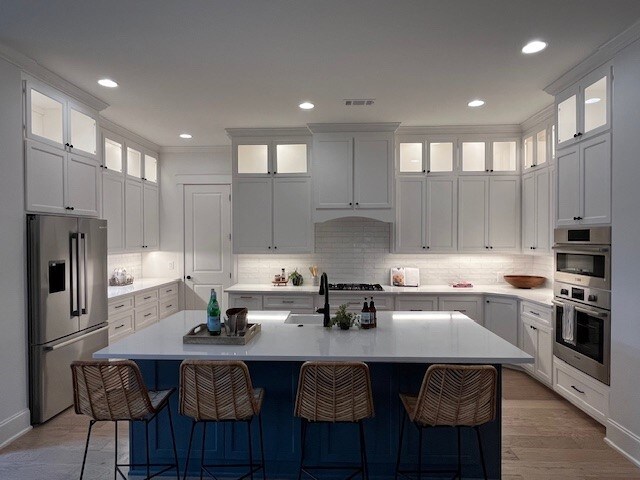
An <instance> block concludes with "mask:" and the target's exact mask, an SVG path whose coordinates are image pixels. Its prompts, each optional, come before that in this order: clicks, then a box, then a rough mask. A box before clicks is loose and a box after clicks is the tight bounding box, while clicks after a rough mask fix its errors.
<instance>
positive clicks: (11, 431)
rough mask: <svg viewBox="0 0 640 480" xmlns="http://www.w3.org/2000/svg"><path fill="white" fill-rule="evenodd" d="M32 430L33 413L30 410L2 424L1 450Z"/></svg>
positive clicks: (13, 416) (0, 432)
mask: <svg viewBox="0 0 640 480" xmlns="http://www.w3.org/2000/svg"><path fill="white" fill-rule="evenodd" d="M29 430H31V413H30V412H29V409H28V408H25V409H24V410H21V411H19V412H18V413H16V414H15V415H12V416H10V417H9V418H7V419H6V420H3V421H2V422H0V448H4V447H6V446H7V445H9V444H10V443H11V442H13V441H14V440H15V439H16V438H18V437H21V436H22V435H24V434H25V433H27V432H28V431H29Z"/></svg>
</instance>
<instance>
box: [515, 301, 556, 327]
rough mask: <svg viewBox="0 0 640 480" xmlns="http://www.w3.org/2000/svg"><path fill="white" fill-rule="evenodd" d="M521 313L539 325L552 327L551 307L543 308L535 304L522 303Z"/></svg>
mask: <svg viewBox="0 0 640 480" xmlns="http://www.w3.org/2000/svg"><path fill="white" fill-rule="evenodd" d="M520 312H521V313H522V315H526V316H527V317H529V318H535V319H536V320H537V321H538V322H539V323H542V324H544V325H548V326H551V315H552V311H551V307H543V306H541V305H538V304H535V303H530V302H522V303H521V306H520Z"/></svg>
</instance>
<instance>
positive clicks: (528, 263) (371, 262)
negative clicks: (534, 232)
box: [237, 218, 553, 285]
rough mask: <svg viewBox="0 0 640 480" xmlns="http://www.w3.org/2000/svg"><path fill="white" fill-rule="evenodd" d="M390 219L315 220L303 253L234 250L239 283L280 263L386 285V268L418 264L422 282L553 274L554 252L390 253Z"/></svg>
mask: <svg viewBox="0 0 640 480" xmlns="http://www.w3.org/2000/svg"><path fill="white" fill-rule="evenodd" d="M392 228H393V226H392V225H391V224H389V223H383V222H379V221H376V220H369V219H362V218H346V219H339V220H332V221H329V222H325V223H318V224H316V225H315V253H313V254H303V255H238V256H237V257H238V282H239V283H268V282H270V281H271V280H272V279H273V276H274V275H275V274H276V273H280V270H281V269H282V268H285V269H286V271H287V273H289V272H292V271H293V270H294V269H297V270H298V271H299V272H300V273H301V274H302V275H303V276H304V277H305V283H306V284H309V283H310V282H311V274H310V273H309V269H308V267H309V266H310V265H314V264H315V265H318V268H319V271H320V272H323V271H325V272H327V274H328V275H329V281H330V282H332V283H339V282H362V283H381V284H389V269H390V268H391V267H397V266H403V267H418V268H419V269H420V283H421V284H423V285H428V284H432V285H438V284H448V283H453V282H456V281H459V280H466V281H470V282H472V283H474V284H476V285H488V284H495V283H504V279H503V278H502V275H506V274H531V275H542V276H545V277H547V278H548V279H549V282H548V284H549V285H550V280H551V279H552V277H553V256H552V255H545V256H533V255H520V254H517V255H514V254H491V255H486V254H461V253H453V254H425V255H420V254H418V255H415V254H393V253H390V246H391V242H392Z"/></svg>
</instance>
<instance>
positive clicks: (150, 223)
mask: <svg viewBox="0 0 640 480" xmlns="http://www.w3.org/2000/svg"><path fill="white" fill-rule="evenodd" d="M142 200H143V201H142V218H143V227H142V239H143V245H142V247H143V248H151V249H157V248H158V247H159V246H160V224H159V222H160V199H159V196H158V187H156V186H154V185H151V184H147V182H144V184H143V186H142Z"/></svg>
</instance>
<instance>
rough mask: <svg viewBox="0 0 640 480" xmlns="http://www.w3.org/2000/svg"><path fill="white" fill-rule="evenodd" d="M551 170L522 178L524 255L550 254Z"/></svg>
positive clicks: (528, 174) (540, 171)
mask: <svg viewBox="0 0 640 480" xmlns="http://www.w3.org/2000/svg"><path fill="white" fill-rule="evenodd" d="M551 205H552V202H551V170H550V169H548V168H544V169H541V170H537V171H535V172H529V173H527V174H525V175H524V176H523V177H522V248H523V252H524V253H548V252H549V251H550V248H551V232H552V228H551V210H552V207H551Z"/></svg>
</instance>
